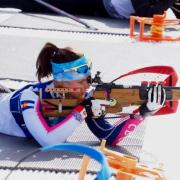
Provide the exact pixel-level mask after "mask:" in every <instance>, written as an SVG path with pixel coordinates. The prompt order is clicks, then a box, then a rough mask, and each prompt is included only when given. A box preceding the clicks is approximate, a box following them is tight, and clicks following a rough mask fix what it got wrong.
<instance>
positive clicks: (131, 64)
mask: <svg viewBox="0 0 180 180" xmlns="http://www.w3.org/2000/svg"><path fill="white" fill-rule="evenodd" d="M0 39H1V41H0V77H13V78H22V79H27V80H36V77H35V71H36V70H35V62H36V58H37V55H38V53H39V51H40V49H41V48H42V46H43V45H44V44H45V43H46V42H52V43H55V44H56V45H57V46H60V47H65V46H71V47H73V48H75V49H78V50H80V51H83V52H84V54H85V55H86V56H87V57H89V58H90V59H91V60H92V62H93V65H94V67H93V68H94V69H93V73H95V72H96V71H97V70H100V71H101V72H102V77H103V80H105V81H111V80H112V79H114V78H116V77H118V76H119V75H121V74H124V73H127V72H129V71H131V70H134V69H137V68H141V67H145V66H154V65H167V66H172V67H174V68H175V70H176V71H177V73H178V74H180V52H179V50H180V42H174V43H171V42H164V43H162V42H160V43H153V42H146V43H145V42H137V41H135V40H131V39H130V38H129V37H128V36H109V35H92V34H78V33H77V34H73V33H66V32H49V31H45V30H44V31H35V30H23V29H13V28H9V29H6V28H1V29H0ZM134 84H137V82H136V81H134ZM179 85H180V83H179V82H178V86H179ZM179 117H180V109H179V108H178V111H177V113H175V114H171V115H166V116H154V117H149V118H148V126H147V129H146V135H145V139H144V143H145V144H144V147H143V149H144V152H147V153H146V154H145V156H146V155H149V156H151V158H153V159H154V161H157V162H159V161H162V162H163V163H164V167H165V170H166V174H167V177H168V178H167V179H168V180H178V179H180V174H179V171H178V167H179V163H180V141H179V139H178V138H179V137H180V119H179ZM142 159H143V158H142Z"/></svg>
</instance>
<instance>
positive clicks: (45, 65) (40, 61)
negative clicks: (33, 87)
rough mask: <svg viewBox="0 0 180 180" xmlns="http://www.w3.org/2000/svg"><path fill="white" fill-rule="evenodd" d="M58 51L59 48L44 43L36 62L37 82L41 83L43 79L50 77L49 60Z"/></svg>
mask: <svg viewBox="0 0 180 180" xmlns="http://www.w3.org/2000/svg"><path fill="white" fill-rule="evenodd" d="M58 50H59V48H58V47H56V46H55V45H54V44H51V43H46V44H45V45H44V47H43V48H42V50H41V52H40V53H39V56H38V58H37V62H36V69H37V71H36V75H37V77H38V80H39V81H41V79H42V78H43V77H48V76H50V75H51V73H52V67H51V59H52V58H53V56H54V54H55V53H56V52H57V51H58Z"/></svg>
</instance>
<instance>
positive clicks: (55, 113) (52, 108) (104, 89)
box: [40, 66, 180, 117]
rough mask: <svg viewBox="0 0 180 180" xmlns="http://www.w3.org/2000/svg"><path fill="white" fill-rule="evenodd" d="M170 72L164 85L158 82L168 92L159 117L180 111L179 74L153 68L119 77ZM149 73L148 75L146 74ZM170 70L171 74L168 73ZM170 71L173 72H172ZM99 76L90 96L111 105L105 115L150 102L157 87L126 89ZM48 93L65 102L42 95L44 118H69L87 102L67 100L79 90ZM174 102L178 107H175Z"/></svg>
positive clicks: (131, 87)
mask: <svg viewBox="0 0 180 180" xmlns="http://www.w3.org/2000/svg"><path fill="white" fill-rule="evenodd" d="M162 67H163V68H167V69H166V73H161V74H169V73H170V72H171V71H172V72H171V73H170V75H169V77H168V78H166V79H165V81H164V82H158V83H160V84H162V85H163V87H164V88H165V92H166V104H165V106H164V107H163V108H162V112H161V113H159V114H168V113H173V112H175V111H176V109H177V103H178V102H177V100H178V99H180V87H175V86H174V85H175V84H176V82H177V74H176V72H175V71H174V69H173V68H172V67H169V66H152V67H145V68H142V69H138V70H135V71H131V72H129V73H127V74H125V75H122V76H120V77H119V78H122V77H124V76H127V75H130V74H131V75H132V74H137V73H141V72H149V69H153V68H154V69H155V70H156V69H157V68H162ZM144 70H147V71H144ZM167 70H168V71H167ZM170 70H171V71H170ZM99 74H100V72H97V74H96V75H95V78H93V79H92V87H93V90H92V92H91V94H92V97H94V98H95V99H99V100H102V105H103V100H106V101H109V105H105V106H106V113H118V112H121V110H122V108H123V107H128V106H132V105H141V104H143V103H145V102H146V101H147V99H148V89H149V88H150V87H151V86H153V85H154V84H155V83H154V82H151V83H150V86H149V83H148V82H142V83H141V85H140V86H138V85H134V86H124V85H119V84H115V81H116V80H117V79H119V78H117V79H115V80H113V81H112V82H110V83H103V82H102V80H101V78H100V76H99ZM45 92H46V93H49V92H55V93H60V94H61V97H62V98H51V99H47V98H43V96H42V93H40V99H41V104H42V113H43V115H44V116H45V117H59V116H65V115H67V114H69V113H70V112H71V111H72V110H73V109H74V107H76V106H77V105H79V104H81V103H82V102H83V100H84V99H70V98H66V97H67V94H68V93H69V92H71V93H77V94H78V93H80V92H81V89H79V88H46V89H45ZM174 102H175V104H174Z"/></svg>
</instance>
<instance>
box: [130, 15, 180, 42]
mask: <svg viewBox="0 0 180 180" xmlns="http://www.w3.org/2000/svg"><path fill="white" fill-rule="evenodd" d="M136 21H137V22H138V23H139V36H138V35H135V34H134V26H135V22H136ZM179 23H180V19H166V13H164V15H154V16H153V18H146V17H138V16H131V17H130V37H131V38H135V39H138V40H139V41H180V36H178V37H172V36H167V35H164V31H165V28H167V27H168V26H172V25H178V24H179ZM145 25H150V32H149V33H148V34H145V33H144V28H145ZM179 34H180V33H179Z"/></svg>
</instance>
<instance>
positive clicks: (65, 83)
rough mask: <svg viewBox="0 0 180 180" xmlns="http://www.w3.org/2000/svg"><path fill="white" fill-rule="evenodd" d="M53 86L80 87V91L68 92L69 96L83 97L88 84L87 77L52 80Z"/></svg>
mask: <svg viewBox="0 0 180 180" xmlns="http://www.w3.org/2000/svg"><path fill="white" fill-rule="evenodd" d="M54 86H55V87H56V88H62V87H64V88H80V89H81V92H80V93H68V95H69V96H71V98H77V99H84V97H85V92H86V90H87V89H88V88H89V86H90V84H89V82H88V78H83V79H79V80H74V81H63V82H61V81H54Z"/></svg>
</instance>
